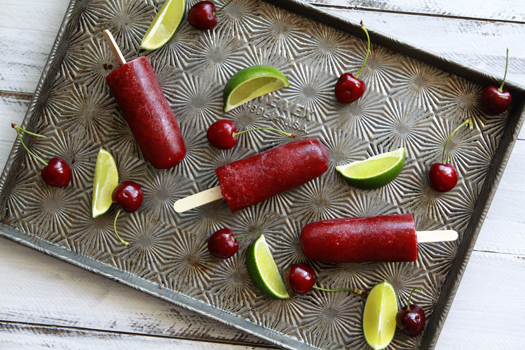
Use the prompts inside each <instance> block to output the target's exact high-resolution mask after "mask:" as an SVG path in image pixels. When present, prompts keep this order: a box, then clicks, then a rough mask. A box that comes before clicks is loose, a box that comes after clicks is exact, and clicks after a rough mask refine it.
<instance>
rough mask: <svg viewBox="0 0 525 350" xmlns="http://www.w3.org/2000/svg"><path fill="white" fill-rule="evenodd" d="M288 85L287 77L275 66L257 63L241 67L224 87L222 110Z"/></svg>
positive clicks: (228, 109) (232, 107)
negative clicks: (256, 64)
mask: <svg viewBox="0 0 525 350" xmlns="http://www.w3.org/2000/svg"><path fill="white" fill-rule="evenodd" d="M288 86H290V83H289V82H288V79H286V77H285V76H284V74H283V73H282V72H281V71H280V70H278V69H277V68H275V67H271V66H264V65H258V66H251V67H247V68H244V69H241V70H240V71H238V72H237V73H235V74H234V75H233V76H232V77H231V78H230V79H229V80H228V82H227V83H226V86H225V87H224V93H223V98H224V111H225V112H228V111H231V110H232V109H234V108H236V107H238V106H240V105H242V104H244V103H246V102H248V101H250V100H253V99H254V98H257V97H259V96H262V95H266V94H268V93H270V92H274V91H277V90H279V89H282V88H284V87H288Z"/></svg>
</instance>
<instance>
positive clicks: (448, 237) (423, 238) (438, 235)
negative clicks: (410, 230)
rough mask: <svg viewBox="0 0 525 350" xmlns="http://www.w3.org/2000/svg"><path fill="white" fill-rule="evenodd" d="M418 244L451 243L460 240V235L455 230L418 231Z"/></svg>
mask: <svg viewBox="0 0 525 350" xmlns="http://www.w3.org/2000/svg"><path fill="white" fill-rule="evenodd" d="M416 233H417V241H418V243H431V242H449V241H455V240H457V239H458V233H457V232H456V231H454V230H438V231H418V232H416Z"/></svg>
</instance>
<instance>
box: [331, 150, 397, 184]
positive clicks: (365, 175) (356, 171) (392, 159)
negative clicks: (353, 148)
mask: <svg viewBox="0 0 525 350" xmlns="http://www.w3.org/2000/svg"><path fill="white" fill-rule="evenodd" d="M404 165H405V148H403V147H402V148H399V149H397V150H395V151H392V152H388V153H382V154H378V155H376V156H373V157H370V158H368V159H366V160H362V161H358V162H352V163H350V164H346V165H340V166H337V167H336V168H335V169H336V170H337V171H338V172H339V173H341V175H343V176H344V178H345V179H346V181H347V182H348V183H349V184H350V185H352V186H355V187H357V188H362V189H367V190H370V189H376V188H379V187H382V186H385V185H387V184H389V183H390V182H392V181H393V180H394V179H395V178H396V177H397V176H398V175H399V174H400V173H401V170H403V166H404Z"/></svg>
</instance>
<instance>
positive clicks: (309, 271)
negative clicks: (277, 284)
mask: <svg viewBox="0 0 525 350" xmlns="http://www.w3.org/2000/svg"><path fill="white" fill-rule="evenodd" d="M316 279H317V277H316V275H315V270H314V269H313V268H312V267H311V266H310V265H307V264H293V265H291V266H290V267H289V268H288V270H286V281H287V282H288V285H289V286H290V288H292V290H293V291H294V292H295V293H297V294H306V293H308V292H309V291H310V290H311V289H312V288H313V287H314V284H315V281H316Z"/></svg>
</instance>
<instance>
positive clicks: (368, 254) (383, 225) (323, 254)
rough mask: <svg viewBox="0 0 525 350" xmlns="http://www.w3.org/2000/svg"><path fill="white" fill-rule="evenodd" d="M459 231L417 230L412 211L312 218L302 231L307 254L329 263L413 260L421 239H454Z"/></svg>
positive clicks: (302, 247)
mask: <svg viewBox="0 0 525 350" xmlns="http://www.w3.org/2000/svg"><path fill="white" fill-rule="evenodd" d="M457 238H458V234H457V232H456V231H452V230H442V231H424V232H416V229H415V226H414V219H413V218H412V215H411V214H395V215H382V216H375V217H362V218H360V217H355V218H342V219H333V220H324V221H317V222H312V223H310V224H308V225H306V226H305V227H303V229H302V231H301V235H300V237H299V241H300V244H301V249H302V251H303V253H304V255H305V256H306V257H307V258H308V259H311V260H317V261H322V262H327V263H358V262H402V261H406V262H410V261H416V260H417V256H418V242H419V243H422V242H443V241H455V240H456V239H457Z"/></svg>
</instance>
